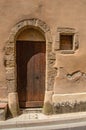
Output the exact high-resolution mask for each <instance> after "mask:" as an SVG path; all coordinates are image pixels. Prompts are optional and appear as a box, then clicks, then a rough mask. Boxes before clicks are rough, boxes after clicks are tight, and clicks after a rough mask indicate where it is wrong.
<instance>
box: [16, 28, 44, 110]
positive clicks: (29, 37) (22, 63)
mask: <svg viewBox="0 0 86 130" xmlns="http://www.w3.org/2000/svg"><path fill="white" fill-rule="evenodd" d="M16 65H17V92H18V97H19V106H20V107H23V108H27V107H28V108H32V107H33V108H36V107H43V103H44V94H45V83H46V81H45V79H46V75H45V74H46V41H45V37H44V35H43V34H42V32H40V31H39V30H37V29H36V28H34V27H27V28H25V29H22V30H21V32H20V34H19V35H18V36H17V38H16Z"/></svg>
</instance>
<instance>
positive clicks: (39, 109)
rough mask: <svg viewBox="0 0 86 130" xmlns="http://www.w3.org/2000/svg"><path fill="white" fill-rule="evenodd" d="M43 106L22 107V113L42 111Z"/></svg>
mask: <svg viewBox="0 0 86 130" xmlns="http://www.w3.org/2000/svg"><path fill="white" fill-rule="evenodd" d="M42 109H43V108H20V111H21V112H22V113H42Z"/></svg>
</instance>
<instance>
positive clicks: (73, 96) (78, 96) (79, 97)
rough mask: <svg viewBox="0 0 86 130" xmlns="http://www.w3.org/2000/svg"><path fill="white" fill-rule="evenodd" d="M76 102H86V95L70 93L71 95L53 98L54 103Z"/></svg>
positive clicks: (56, 95) (60, 95)
mask: <svg viewBox="0 0 86 130" xmlns="http://www.w3.org/2000/svg"><path fill="white" fill-rule="evenodd" d="M75 101H77V102H80V101H83V102H86V93H70V94H54V95H53V96H52V102H53V103H57V102H58V103H62V102H70V103H74V102H75Z"/></svg>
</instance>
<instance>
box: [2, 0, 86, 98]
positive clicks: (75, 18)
mask: <svg viewBox="0 0 86 130" xmlns="http://www.w3.org/2000/svg"><path fill="white" fill-rule="evenodd" d="M30 18H38V19H41V20H42V21H44V22H45V23H47V25H48V26H49V27H50V29H51V34H52V41H53V42H52V44H53V46H54V42H55V39H56V37H57V28H58V27H69V28H74V29H75V30H76V32H78V34H79V37H78V40H79V49H78V50H77V51H75V53H74V54H60V53H59V52H58V51H55V52H54V55H55V56H54V58H53V59H54V61H55V64H53V65H52V66H53V67H55V68H56V69H57V70H55V69H54V68H53V73H54V74H55V75H56V73H57V76H56V77H55V82H54V89H53V86H52V87H51V88H50V89H49V88H47V90H50V91H51V90H52V91H53V92H54V93H55V94H58V93H59V94H61V93H63V94H64V93H73V92H74V93H78V92H85V91H86V88H85V85H86V81H85V80H86V77H85V73H86V67H85V66H86V59H85V57H86V45H85V44H86V43H85V42H86V0H65V2H63V0H53V1H51V2H50V0H15V1H12V0H1V1H0V68H1V69H0V95H1V93H2V91H3V95H1V96H0V98H1V99H6V98H7V84H6V76H5V73H6V72H5V71H6V70H5V66H4V48H5V46H6V44H7V43H6V41H7V40H8V38H9V35H10V32H11V29H12V28H13V26H15V25H16V24H17V23H18V22H19V21H21V20H24V19H30ZM53 46H52V47H53ZM55 58H56V59H55ZM50 64H52V63H50ZM60 68H63V70H64V72H62V75H61V69H60ZM78 71H79V72H80V73H81V76H80V77H79V78H78V80H73V78H72V76H73V74H75V72H78ZM50 74H51V75H52V73H50ZM54 74H53V75H54ZM68 76H69V77H70V78H69V77H68ZM76 77H78V76H77V75H76V76H75V79H76ZM51 82H52V80H51ZM12 84H13V83H12ZM50 85H51V83H50ZM73 86H75V87H73ZM48 87H49V86H48ZM2 88H3V89H2Z"/></svg>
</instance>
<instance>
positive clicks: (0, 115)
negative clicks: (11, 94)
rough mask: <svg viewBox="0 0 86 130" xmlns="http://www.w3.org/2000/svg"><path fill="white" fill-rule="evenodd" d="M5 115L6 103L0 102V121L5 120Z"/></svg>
mask: <svg viewBox="0 0 86 130" xmlns="http://www.w3.org/2000/svg"><path fill="white" fill-rule="evenodd" d="M6 116H7V103H0V121H1V120H6Z"/></svg>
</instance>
